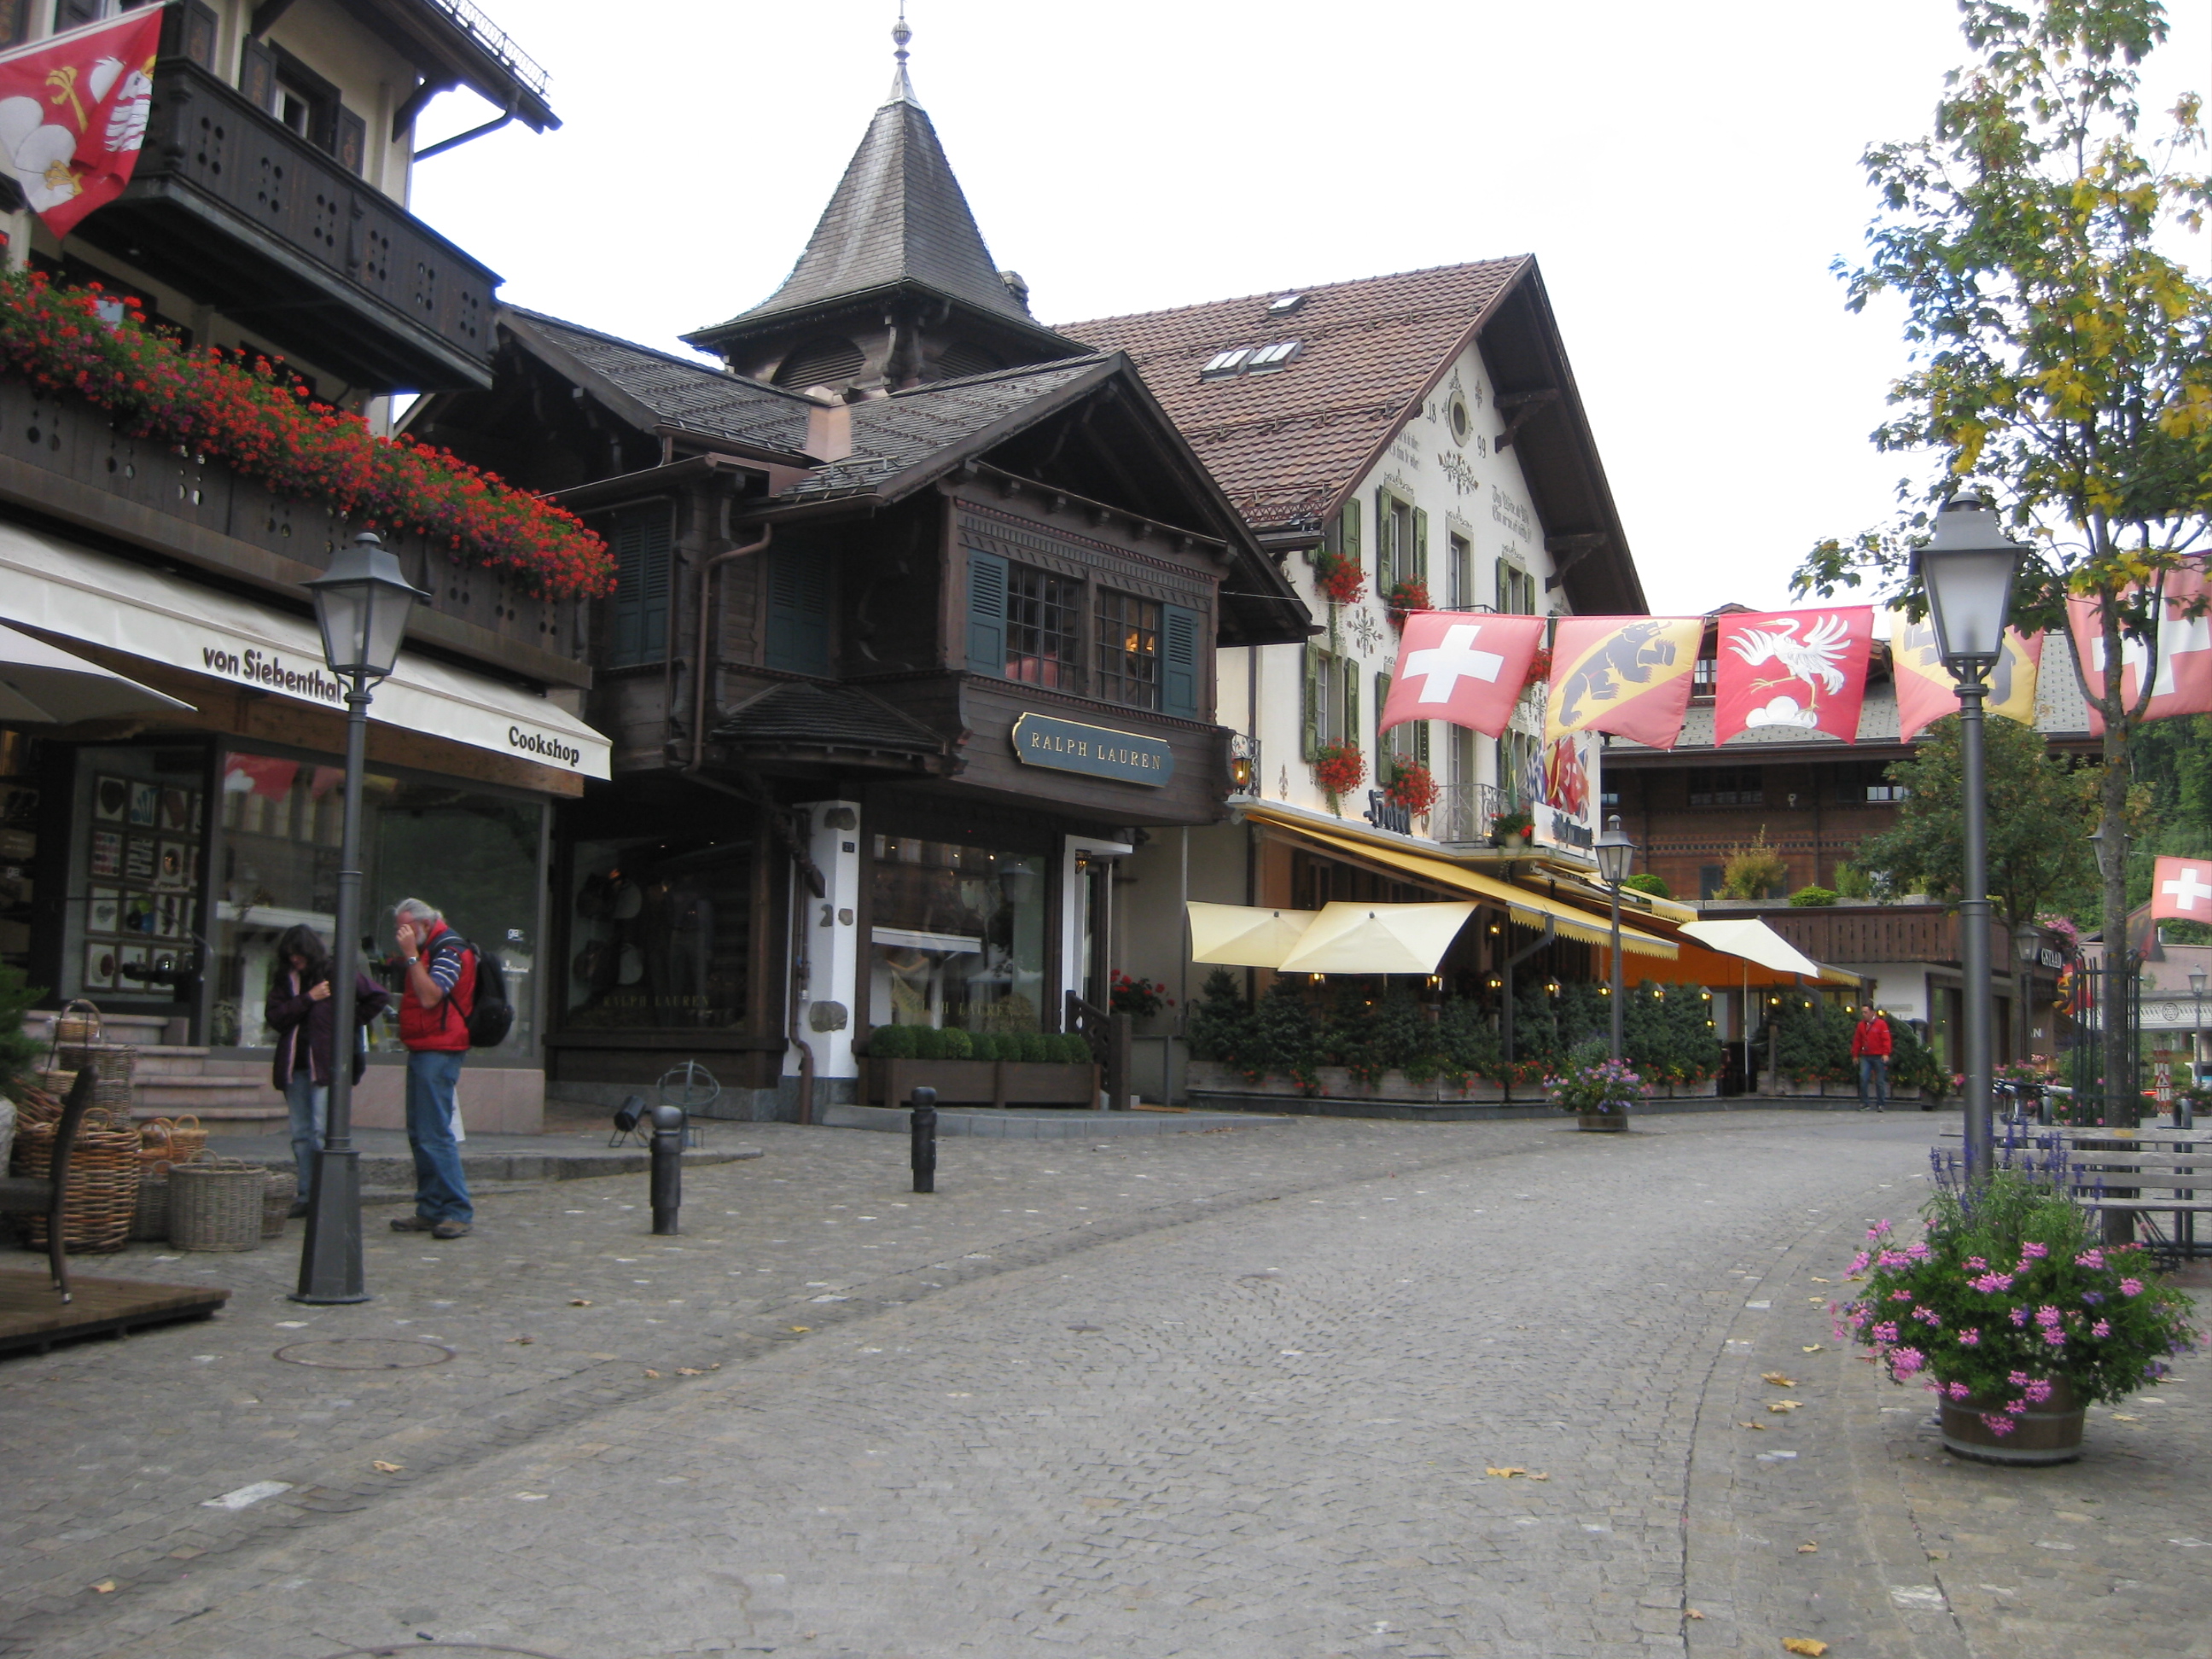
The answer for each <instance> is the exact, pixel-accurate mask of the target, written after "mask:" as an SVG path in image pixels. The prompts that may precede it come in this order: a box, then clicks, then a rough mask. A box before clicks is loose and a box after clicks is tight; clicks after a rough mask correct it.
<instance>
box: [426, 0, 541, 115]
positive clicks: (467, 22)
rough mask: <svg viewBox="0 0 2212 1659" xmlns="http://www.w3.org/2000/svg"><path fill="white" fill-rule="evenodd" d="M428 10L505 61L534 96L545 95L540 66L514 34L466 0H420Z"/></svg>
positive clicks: (502, 62) (492, 54)
mask: <svg viewBox="0 0 2212 1659" xmlns="http://www.w3.org/2000/svg"><path fill="white" fill-rule="evenodd" d="M424 3H425V4H427V5H428V7H429V8H430V9H431V10H433V11H440V12H443V13H444V14H445V15H446V16H447V19H448V20H449V21H451V22H452V23H453V27H455V28H457V29H459V30H460V31H461V32H462V33H465V34H467V35H468V36H470V37H471V39H473V40H475V41H476V43H477V45H478V46H482V47H483V49H484V51H485V52H488V53H489V54H490V56H491V57H493V58H496V59H497V60H498V61H499V62H500V63H501V64H505V65H506V66H507V69H508V70H510V71H512V72H513V76H514V78H515V79H516V80H518V81H520V82H522V84H523V85H524V86H526V87H527V88H529V89H530V90H531V91H532V92H533V93H535V94H537V95H538V97H540V98H543V97H544V95H545V82H546V79H547V76H546V74H545V69H544V65H543V64H539V63H538V60H537V59H536V58H532V56H531V55H530V54H529V53H528V52H525V51H523V49H522V48H521V47H520V46H516V45H515V44H514V37H513V36H512V35H510V34H509V33H507V31H506V30H505V29H503V28H501V27H500V26H499V25H498V24H496V23H495V22H493V21H491V19H490V18H489V17H487V16H485V15H483V12H482V11H481V10H479V9H477V7H475V6H473V5H471V3H469V0H424Z"/></svg>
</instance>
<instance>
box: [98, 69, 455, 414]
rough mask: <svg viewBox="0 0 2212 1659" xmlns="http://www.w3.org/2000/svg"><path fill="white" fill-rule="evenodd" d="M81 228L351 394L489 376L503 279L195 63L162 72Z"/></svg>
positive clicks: (330, 390) (424, 388)
mask: <svg viewBox="0 0 2212 1659" xmlns="http://www.w3.org/2000/svg"><path fill="white" fill-rule="evenodd" d="M76 234H78V236H80V237H82V239H83V240H85V241H88V242H91V243H94V244H95V245H97V246H101V247H104V248H106V249H108V250H110V251H111V252H114V253H116V254H118V255H119V256H120V257H122V258H125V259H128V260H129V261H130V262H131V264H133V265H135V266H137V268H138V269H140V270H144V271H146V272H148V273H149V274H150V275H152V276H157V277H159V278H160V279H161V280H162V281H164V282H167V283H174V284H175V285H176V286H177V287H178V288H179V289H183V290H184V291H185V292H186V293H188V294H190V295H191V296H192V297H193V298H194V299H196V300H198V301H201V302H202V303H204V304H206V305H210V306H213V307H216V309H217V310H219V311H221V312H222V313H223V314H224V315H226V316H228V317H230V318H233V319H236V320H237V321H238V322H239V323H240V324H242V325H245V326H246V327H247V328H248V329H251V330H252V331H254V333H255V334H256V335H258V336H260V337H264V338H265V339H266V340H267V342H268V343H269V344H270V346H272V347H274V348H275V349H277V350H279V351H282V352H285V353H287V354H292V355H296V356H300V357H301V358H304V359H306V360H307V361H308V362H312V363H313V364H316V365H318V366H320V367H325V368H329V369H330V370H331V372H332V373H334V374H341V375H343V376H344V377H345V379H346V381H347V384H348V385H349V386H353V387H355V388H356V389H359V388H368V389H371V390H375V391H386V392H388V391H400V390H404V391H415V392H430V391H440V390H446V389H449V388H455V387H462V386H477V387H482V388H489V386H490V385H491V367H490V356H491V349H492V337H491V309H492V295H493V292H494V290H495V289H497V287H498V286H499V277H498V276H497V275H496V274H495V273H494V272H493V271H491V270H488V269H487V268H486V267H485V266H483V265H482V264H478V263H477V261H476V260H474V259H472V258H470V257H469V256H468V255H467V254H465V253H464V252H461V251H460V249H459V248H457V247H455V246H453V244H452V243H451V242H449V241H447V240H446V239H445V238H444V237H442V236H441V235H439V234H438V233H437V232H436V231H435V230H432V229H431V228H429V227H428V225H426V224H424V223H423V222H422V221H421V220H419V219H417V218H416V217H415V216H413V215H412V214H410V213H409V212H408V211H407V210H405V209H404V208H402V207H401V206H400V205H399V204H398V203H397V202H394V201H393V200H392V199H391V197H387V196H386V195H384V194H383V193H382V192H381V191H377V190H374V189H373V188H371V187H370V185H368V182H367V181H366V180H365V179H362V178H360V177H358V176H357V175H356V174H355V173H352V172H351V171H350V170H349V169H348V168H346V167H343V166H342V165H340V163H339V162H338V161H337V158H336V157H335V156H333V155H329V154H328V153H326V152H325V151H324V150H322V149H318V148H317V147H316V146H314V145H313V144H311V143H308V142H307V140H306V139H305V138H303V137H301V136H300V135H299V134H297V133H295V132H294V131H291V130H290V129H289V127H286V126H284V125H283V124H282V123H280V122H279V121H277V120H276V118H274V117H273V116H270V115H267V114H264V112H262V111H260V110H259V109H257V108H256V107H255V106H253V105H252V103H250V102H248V101H247V100H246V98H245V97H244V96H242V95H241V94H240V93H239V91H238V90H237V88H234V87H231V86H228V85H226V84H224V82H222V81H221V80H219V79H217V78H216V76H213V75H211V74H210V73H209V72H208V71H207V70H204V69H202V68H201V67H200V66H199V65H198V64H195V63H192V62H191V61H190V60H188V59H185V58H169V59H167V60H165V61H164V62H163V63H162V64H161V67H160V68H159V70H156V71H155V77H154V109H153V116H152V119H151V123H150V125H149V130H148V131H147V134H146V145H145V149H143V151H142V152H141V154H140V155H139V158H138V167H137V172H136V173H134V174H133V175H132V177H131V185H130V187H129V188H128V189H127V190H126V191H125V192H124V194H123V196H122V197H121V199H120V200H118V201H117V202H115V203H114V204H112V205H110V206H108V207H106V208H103V209H102V210H100V211H99V212H97V213H94V214H93V215H91V216H89V217H88V218H87V219H86V220H85V222H84V223H83V226H82V228H81V229H79V231H78V232H77V233H76ZM338 390H339V388H338V387H336V386H325V387H323V388H322V391H323V392H324V394H325V396H329V395H332V394H334V393H336V392H337V391H338Z"/></svg>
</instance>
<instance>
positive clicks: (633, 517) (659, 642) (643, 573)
mask: <svg viewBox="0 0 2212 1659" xmlns="http://www.w3.org/2000/svg"><path fill="white" fill-rule="evenodd" d="M607 542H608V544H609V546H610V547H611V549H612V550H613V552H614V556H615V594H614V598H613V599H610V600H609V601H608V602H607V665H608V666H609V667H611V668H626V667H629V666H630V665H633V664H635V663H647V662H665V660H667V657H668V596H669V592H670V589H671V586H672V584H673V581H674V571H673V568H672V567H673V564H674V562H675V550H676V538H675V530H674V525H673V521H672V520H671V517H670V514H669V508H668V506H667V503H665V502H664V501H656V502H653V504H651V505H650V506H647V507H632V508H630V509H629V511H628V512H626V513H617V514H616V515H615V520H614V523H613V524H612V525H611V526H610V527H609V534H608V536H607ZM826 625H827V618H826V617H825V618H824V626H826ZM769 649H770V652H771V654H773V653H774V651H775V641H774V638H773V636H771V641H770V646H769Z"/></svg>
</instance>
